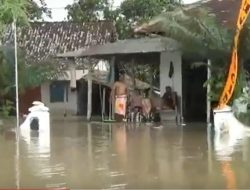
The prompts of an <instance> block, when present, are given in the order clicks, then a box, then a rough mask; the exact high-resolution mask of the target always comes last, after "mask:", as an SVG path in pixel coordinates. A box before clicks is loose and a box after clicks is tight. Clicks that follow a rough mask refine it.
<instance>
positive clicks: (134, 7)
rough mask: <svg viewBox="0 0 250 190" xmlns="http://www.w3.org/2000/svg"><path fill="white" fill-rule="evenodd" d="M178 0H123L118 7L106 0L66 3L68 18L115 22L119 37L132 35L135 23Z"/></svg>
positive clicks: (158, 12) (177, 3) (163, 10)
mask: <svg viewBox="0 0 250 190" xmlns="http://www.w3.org/2000/svg"><path fill="white" fill-rule="evenodd" d="M179 5H180V0H125V1H123V2H122V4H121V6H120V7H119V8H116V7H112V3H110V1H108V0H79V1H78V2H75V3H74V4H72V5H68V6H67V7H66V9H67V10H68V19H69V20H73V21H76V22H89V21H97V20H103V19H104V20H111V21H114V22H115V24H116V28H117V32H118V35H119V38H120V39H124V38H127V37H132V36H133V32H132V27H133V26H134V25H135V24H138V23H141V22H143V21H145V20H148V19H151V18H152V17H154V16H156V15H159V14H160V13H162V12H166V11H169V10H173V8H174V7H175V6H179Z"/></svg>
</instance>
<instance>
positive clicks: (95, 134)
mask: <svg viewBox="0 0 250 190" xmlns="http://www.w3.org/2000/svg"><path fill="white" fill-rule="evenodd" d="M227 138H228V137H226V136H224V137H223V138H221V139H220V141H217V142H216V138H214V135H213V134H212V129H211V128H206V126H205V124H190V125H187V126H185V127H183V128H182V127H174V126H167V125H166V126H164V127H163V128H161V129H157V128H152V127H150V126H146V125H140V126H132V125H130V126H127V125H126V124H112V125H111V124H101V123H92V124H86V123H82V122H78V121H67V120H64V121H53V122H52V124H51V131H50V135H49V136H46V135H44V136H43V135H42V134H38V133H31V134H30V135H29V136H27V137H25V136H21V137H20V144H19V145H20V146H19V147H20V158H19V162H18V164H19V170H20V171H19V172H20V179H19V183H20V184H19V185H20V187H23V188H24V187H25V188H39V187H40V188H44V187H69V188H97V189H99V188H101V189H120V188H154V189H155V188H223V189H225V188H228V189H232V188H248V187H249V186H250V181H249V180H248V179H249V174H250V168H249V164H248V161H249V159H248V158H249V154H250V153H249V151H247V150H248V148H249V147H250V144H249V141H248V139H243V140H242V141H239V142H237V143H236V144H235V145H233V146H232V144H230V143H228V142H229V141H228V139H227ZM217 140H218V139H217ZM0 150H1V154H0V166H1V170H0V188H6V187H9V188H11V187H15V186H16V165H15V162H16V161H15V154H16V153H15V133H13V132H11V131H8V130H6V131H3V132H2V133H0Z"/></svg>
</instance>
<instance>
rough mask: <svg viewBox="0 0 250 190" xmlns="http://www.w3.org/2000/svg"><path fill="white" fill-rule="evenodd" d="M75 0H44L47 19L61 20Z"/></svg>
mask: <svg viewBox="0 0 250 190" xmlns="http://www.w3.org/2000/svg"><path fill="white" fill-rule="evenodd" d="M74 1H76V0H45V2H46V3H47V5H48V7H49V8H51V9H52V19H47V18H46V19H45V20H47V21H62V20H64V19H65V18H66V17H67V12H66V10H65V9H64V7H66V6H67V5H68V4H72V3H73V2H74ZM183 1H184V3H193V2H196V1H197V0H183ZM113 2H114V6H119V5H120V3H121V2H122V0H113Z"/></svg>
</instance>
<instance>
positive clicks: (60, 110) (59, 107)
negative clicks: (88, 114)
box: [41, 83, 77, 115]
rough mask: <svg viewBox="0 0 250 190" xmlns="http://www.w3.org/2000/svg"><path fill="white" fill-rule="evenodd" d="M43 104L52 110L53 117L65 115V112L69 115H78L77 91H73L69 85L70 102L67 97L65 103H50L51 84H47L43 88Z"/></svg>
mask: <svg viewBox="0 0 250 190" xmlns="http://www.w3.org/2000/svg"><path fill="white" fill-rule="evenodd" d="M41 95H42V102H43V103H45V104H46V106H48V107H49V108H50V113H51V114H52V115H63V114H64V112H65V111H66V113H67V114H68V115H76V113H77V91H76V90H75V91H74V92H72V91H71V89H70V85H68V102H66V96H64V97H65V100H64V102H53V103H51V102H50V83H45V84H43V85H42V86H41Z"/></svg>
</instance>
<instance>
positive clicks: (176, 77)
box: [160, 51, 182, 116]
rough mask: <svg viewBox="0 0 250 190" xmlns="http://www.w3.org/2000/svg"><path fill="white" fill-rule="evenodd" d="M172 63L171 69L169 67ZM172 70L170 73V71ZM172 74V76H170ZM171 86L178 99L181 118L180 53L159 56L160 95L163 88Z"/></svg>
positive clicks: (165, 53) (162, 53)
mask: <svg viewBox="0 0 250 190" xmlns="http://www.w3.org/2000/svg"><path fill="white" fill-rule="evenodd" d="M171 62H172V68H171V67H170V66H171ZM171 70H172V71H171ZM171 73H172V75H171ZM166 86H171V87H172V89H173V90H174V91H176V92H177V95H178V96H179V97H180V112H181V113H180V114H181V116H182V55H181V52H180V51H174V52H167V51H165V52H161V54H160V92H161V93H160V94H161V96H163V94H164V93H165V87H166Z"/></svg>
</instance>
